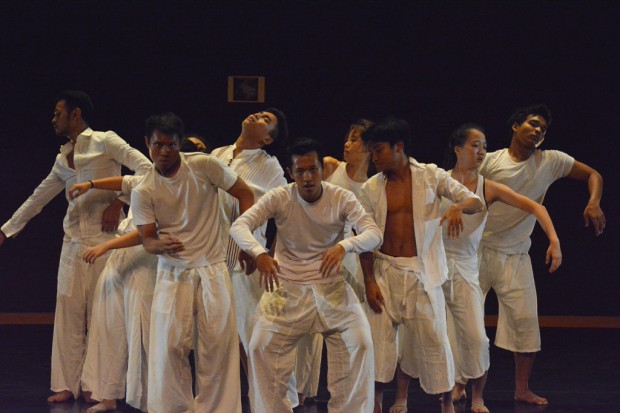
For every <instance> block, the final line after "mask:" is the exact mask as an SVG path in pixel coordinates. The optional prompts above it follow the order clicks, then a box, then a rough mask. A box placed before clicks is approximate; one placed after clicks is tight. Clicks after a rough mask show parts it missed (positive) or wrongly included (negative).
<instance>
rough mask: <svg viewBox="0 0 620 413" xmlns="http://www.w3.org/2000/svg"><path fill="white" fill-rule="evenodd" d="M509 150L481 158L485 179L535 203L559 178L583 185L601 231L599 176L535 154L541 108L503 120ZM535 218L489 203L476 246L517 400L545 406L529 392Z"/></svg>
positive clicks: (546, 118)
mask: <svg viewBox="0 0 620 413" xmlns="http://www.w3.org/2000/svg"><path fill="white" fill-rule="evenodd" d="M509 124H510V127H511V129H512V141H511V143H510V147H509V148H505V149H500V150H498V151H495V152H491V153H489V154H487V156H486V158H485V159H484V161H483V162H482V165H481V166H480V174H481V175H483V176H484V177H485V178H488V179H491V180H493V181H496V182H499V183H502V184H504V185H506V186H508V187H510V188H511V189H512V190H514V191H515V192H517V193H519V194H521V195H524V196H526V197H528V198H530V199H532V200H534V201H535V202H538V203H541V202H542V200H543V198H544V196H545V193H546V192H547V189H548V188H549V186H550V185H551V184H552V183H553V182H555V181H556V180H558V179H560V178H562V177H565V176H567V177H569V178H572V179H576V180H579V181H583V182H587V183H588V189H589V191H590V199H589V201H588V204H587V206H586V208H585V210H584V213H583V216H584V220H585V225H586V227H587V226H588V225H590V224H592V226H593V227H594V232H595V234H596V235H600V234H602V232H603V230H604V229H605V215H604V213H603V211H602V210H601V208H600V202H601V196H602V193H603V178H602V177H601V175H600V174H599V173H598V172H596V171H595V170H594V169H592V168H591V167H589V166H588V165H586V164H584V163H581V162H579V161H576V160H575V159H574V158H572V157H571V156H569V155H567V154H565V153H563V152H560V151H555V150H539V149H537V147H538V146H539V145H540V144H541V143H542V141H543V140H544V138H545V135H546V134H547V129H548V127H549V125H550V124H551V112H550V111H549V108H547V106H545V105H532V106H529V107H526V108H520V109H517V110H516V111H515V112H514V113H513V115H512V116H511V117H510V119H509ZM534 223H535V217H534V216H532V215H530V214H529V213H528V212H526V211H522V210H519V209H515V208H512V207H510V206H508V205H505V204H499V203H498V204H497V205H493V207H491V208H490V209H489V217H488V220H487V224H486V227H485V230H484V233H483V235H482V242H481V247H480V255H481V258H480V287H481V288H482V292H483V293H484V294H486V293H487V292H488V291H489V289H491V288H493V290H494V291H495V293H496V294H497V298H498V300H499V317H498V320H497V335H496V337H495V345H496V346H498V347H500V348H503V349H506V350H508V351H511V352H513V353H514V361H515V379H516V380H515V393H514V398H515V400H517V401H521V402H525V403H531V404H536V405H545V404H547V403H548V402H547V400H546V399H545V398H543V397H541V396H539V395H537V394H535V393H534V392H532V391H531V390H530V389H529V378H530V375H531V372H532V368H533V367H534V358H535V355H536V352H538V351H540V329H539V327H538V304H537V297H536V286H535V284H534V274H533V271H532V264H531V261H530V256H529V254H528V250H529V248H530V245H531V240H530V234H531V233H532V229H533V228H534Z"/></svg>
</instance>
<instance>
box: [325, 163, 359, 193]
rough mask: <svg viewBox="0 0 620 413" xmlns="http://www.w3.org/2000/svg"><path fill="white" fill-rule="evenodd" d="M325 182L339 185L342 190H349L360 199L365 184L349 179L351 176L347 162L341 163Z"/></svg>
mask: <svg viewBox="0 0 620 413" xmlns="http://www.w3.org/2000/svg"><path fill="white" fill-rule="evenodd" d="M325 181H327V182H329V183H330V184H334V185H338V186H339V187H341V188H344V189H348V190H349V191H351V192H353V193H354V194H355V196H356V197H358V198H359V196H360V192H361V191H362V185H364V182H357V181H354V180H353V179H351V178H350V177H349V174H347V163H346V162H340V163H339V164H338V167H337V168H336V170H335V171H334V172H332V174H331V175H330V176H329V178H327V179H326V180H325Z"/></svg>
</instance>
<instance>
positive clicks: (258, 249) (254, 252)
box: [248, 245, 268, 259]
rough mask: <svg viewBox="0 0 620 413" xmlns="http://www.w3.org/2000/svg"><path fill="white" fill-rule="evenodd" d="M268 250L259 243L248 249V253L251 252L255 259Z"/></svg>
mask: <svg viewBox="0 0 620 413" xmlns="http://www.w3.org/2000/svg"><path fill="white" fill-rule="evenodd" d="M267 252H268V251H267V250H266V249H265V248H264V247H262V246H261V245H257V246H255V247H252V248H250V249H249V250H248V254H250V255H251V256H252V257H253V258H254V259H256V258H258V256H259V255H261V254H263V253H267Z"/></svg>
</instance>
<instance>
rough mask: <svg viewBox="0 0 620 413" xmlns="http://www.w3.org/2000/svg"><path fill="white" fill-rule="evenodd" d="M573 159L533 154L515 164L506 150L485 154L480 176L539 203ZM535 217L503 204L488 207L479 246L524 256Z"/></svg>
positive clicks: (559, 154)
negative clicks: (485, 223) (487, 216)
mask: <svg viewBox="0 0 620 413" xmlns="http://www.w3.org/2000/svg"><path fill="white" fill-rule="evenodd" d="M574 163H575V159H574V158H572V157H571V156H569V155H567V154H565V153H564V152H560V151H553V150H546V151H541V150H537V151H536V152H535V153H534V154H533V155H532V156H530V158H529V159H528V160H527V161H523V162H515V161H513V160H512V159H511V158H510V154H509V153H508V149H501V150H499V151H495V152H491V153H488V154H487V156H486V157H485V159H484V161H483V162H482V165H481V166H480V174H482V175H483V176H484V177H485V178H487V179H490V180H492V181H495V182H499V183H501V184H504V185H506V186H508V187H509V188H510V189H512V190H513V191H515V192H517V193H519V194H521V195H524V196H526V197H528V198H530V199H531V200H533V201H535V202H538V203H542V202H543V199H544V197H545V193H546V192H547V189H548V188H549V186H550V185H551V184H552V183H553V182H555V181H557V180H558V179H560V178H562V177H565V176H566V175H568V173H569V172H570V170H571V168H572V167H573V165H574ZM535 224H536V217H535V216H534V215H533V214H530V213H528V212H526V211H523V210H521V209H518V208H514V207H512V206H510V205H507V204H504V203H503V202H495V203H494V204H493V205H491V206H490V207H489V218H488V222H487V225H486V228H485V230H484V235H483V237H482V243H483V244H484V245H486V246H488V247H490V248H493V249H495V250H499V251H503V252H504V253H506V254H521V253H527V252H528V250H529V249H530V244H531V241H530V235H531V234H532V230H533V229H534V225H535Z"/></svg>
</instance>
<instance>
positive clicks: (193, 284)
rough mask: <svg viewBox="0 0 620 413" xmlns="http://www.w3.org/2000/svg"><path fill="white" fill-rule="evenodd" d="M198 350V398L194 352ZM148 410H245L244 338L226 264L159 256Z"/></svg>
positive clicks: (236, 412)
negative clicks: (179, 262) (182, 263)
mask: <svg viewBox="0 0 620 413" xmlns="http://www.w3.org/2000/svg"><path fill="white" fill-rule="evenodd" d="M192 343H193V348H194V356H195V365H196V398H195V399H194V397H193V395H192V375H191V371H190V366H189V361H188V356H189V351H190V349H191V348H192ZM148 382H149V389H148V411H149V412H151V413H170V412H200V413H202V412H209V413H241V390H240V386H241V384H240V378H239V341H238V339H237V327H236V323H235V311H234V308H233V301H232V288H231V285H230V276H229V275H228V271H227V269H226V264H225V263H224V262H220V263H219V264H215V265H211V266H208V267H199V268H191V269H186V268H183V267H171V266H169V265H168V264H167V263H166V261H165V260H162V259H160V260H159V266H158V270H157V282H156V284H155V293H154V296H153V306H152V312H151V339H150V347H149V380H148Z"/></svg>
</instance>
